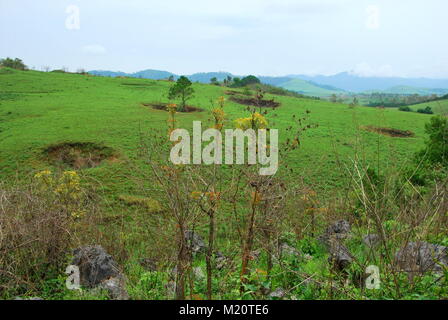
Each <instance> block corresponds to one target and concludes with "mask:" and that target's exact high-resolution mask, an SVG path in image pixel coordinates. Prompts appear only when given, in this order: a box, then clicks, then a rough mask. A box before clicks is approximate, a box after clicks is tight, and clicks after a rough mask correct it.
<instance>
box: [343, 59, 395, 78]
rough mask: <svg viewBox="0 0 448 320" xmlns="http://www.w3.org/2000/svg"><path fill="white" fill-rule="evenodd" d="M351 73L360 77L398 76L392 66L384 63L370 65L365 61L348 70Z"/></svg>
mask: <svg viewBox="0 0 448 320" xmlns="http://www.w3.org/2000/svg"><path fill="white" fill-rule="evenodd" d="M350 73H351V74H353V75H357V76H360V77H394V76H398V74H396V73H395V72H394V70H393V68H392V66H390V65H388V64H386V65H382V66H379V67H376V68H375V67H372V66H371V65H370V64H368V63H366V62H362V63H359V64H357V65H356V66H355V68H354V69H353V70H352V71H351V72H350Z"/></svg>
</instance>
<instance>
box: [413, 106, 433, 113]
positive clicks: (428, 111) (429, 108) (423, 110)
mask: <svg viewBox="0 0 448 320" xmlns="http://www.w3.org/2000/svg"><path fill="white" fill-rule="evenodd" d="M417 112H418V113H424V114H434V112H433V111H432V109H431V107H426V108H424V109H418V110H417Z"/></svg>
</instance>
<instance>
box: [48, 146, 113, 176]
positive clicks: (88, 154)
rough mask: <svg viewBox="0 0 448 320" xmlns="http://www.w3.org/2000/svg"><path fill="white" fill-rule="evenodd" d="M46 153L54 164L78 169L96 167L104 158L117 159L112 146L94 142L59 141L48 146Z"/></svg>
mask: <svg viewBox="0 0 448 320" xmlns="http://www.w3.org/2000/svg"><path fill="white" fill-rule="evenodd" d="M44 154H45V156H46V157H47V158H48V160H49V161H50V162H51V163H52V164H54V165H56V166H62V167H70V168H72V169H76V170H78V169H86V168H94V167H97V166H99V165H100V164H101V163H102V162H103V161H104V160H109V159H111V160H114V159H117V154H116V153H115V152H114V150H113V149H112V148H109V147H106V146H103V145H100V144H96V143H93V142H64V143H59V144H55V145H51V146H49V147H47V148H46V149H45V150H44Z"/></svg>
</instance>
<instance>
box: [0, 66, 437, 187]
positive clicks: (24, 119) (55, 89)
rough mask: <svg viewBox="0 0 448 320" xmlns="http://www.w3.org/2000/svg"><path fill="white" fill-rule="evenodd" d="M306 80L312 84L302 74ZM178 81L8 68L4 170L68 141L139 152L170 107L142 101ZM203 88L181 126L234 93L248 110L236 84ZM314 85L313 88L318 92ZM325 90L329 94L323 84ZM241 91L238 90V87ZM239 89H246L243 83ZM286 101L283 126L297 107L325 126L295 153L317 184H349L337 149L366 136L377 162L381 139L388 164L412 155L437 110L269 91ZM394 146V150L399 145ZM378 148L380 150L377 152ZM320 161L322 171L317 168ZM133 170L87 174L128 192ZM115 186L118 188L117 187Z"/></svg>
mask: <svg viewBox="0 0 448 320" xmlns="http://www.w3.org/2000/svg"><path fill="white" fill-rule="evenodd" d="M296 83H299V84H300V85H304V86H306V85H307V83H306V82H305V83H303V82H300V81H297V82H296ZM170 86H171V83H169V82H167V81H156V80H149V79H134V78H126V79H123V78H109V77H97V76H92V75H81V74H67V73H43V72H37V71H26V72H25V71H16V70H12V71H8V72H6V71H4V70H2V72H1V73H0V88H1V89H0V90H1V91H0V149H1V150H2V152H1V155H0V168H1V171H0V175H1V176H2V179H6V177H7V176H9V177H13V176H15V174H16V172H17V171H31V172H33V171H35V170H39V169H45V168H47V167H48V166H49V163H48V162H46V161H45V159H44V158H43V156H42V150H43V149H44V148H45V147H47V146H49V145H51V144H54V143H58V142H63V141H81V142H98V143H102V144H105V145H107V146H108V147H110V148H112V149H114V150H116V151H117V152H118V153H119V154H120V155H121V156H120V158H121V159H133V158H135V156H136V152H137V149H138V148H137V147H138V143H139V128H144V130H151V131H154V130H156V131H157V130H162V131H163V130H165V129H166V121H167V114H166V112H164V111H159V110H154V109H151V108H150V107H146V106H144V105H142V103H161V102H168V101H167V100H166V99H167V98H166V94H167V92H168V89H169V87H170ZM194 89H195V95H194V98H193V99H192V100H191V101H190V104H191V105H193V106H196V107H199V108H201V109H204V110H205V111H204V112H199V113H189V114H181V115H179V117H178V121H179V125H181V126H184V127H186V128H189V127H191V123H192V121H193V120H203V121H209V118H210V116H209V113H208V110H210V109H211V108H212V106H211V104H210V101H214V100H216V99H217V98H218V97H220V96H226V97H227V98H228V101H227V104H226V107H225V110H226V114H227V118H228V125H230V126H231V125H232V121H233V119H236V118H238V117H243V116H245V115H246V114H247V111H245V110H246V107H245V106H244V105H241V104H238V103H235V102H233V101H231V100H230V97H229V96H228V95H226V92H227V91H228V88H226V87H219V86H213V85H205V84H200V83H198V84H194ZM313 90H316V89H315V88H313V87H311V88H310V87H308V91H307V93H309V94H315V93H316V92H315V91H313ZM321 90H322V91H321V93H327V92H326V91H325V89H321ZM234 91H235V90H234ZM236 91H238V90H236ZM266 98H267V99H274V100H275V101H277V102H279V103H280V104H281V106H280V107H279V108H278V111H276V114H277V116H276V117H274V118H273V119H272V125H273V126H275V127H277V128H279V129H280V136H281V135H282V132H283V133H284V131H283V130H285V128H287V126H288V123H289V122H290V117H291V115H292V114H298V115H300V114H305V113H306V111H307V110H309V111H310V112H311V113H310V121H311V122H312V123H315V124H318V125H319V127H318V128H317V129H314V130H310V131H307V132H306V133H305V134H304V136H303V142H302V148H301V150H300V152H298V153H297V154H295V155H294V156H293V158H291V159H289V160H288V161H290V162H291V163H292V164H293V165H294V166H296V167H298V168H301V169H302V170H311V171H314V172H315V174H314V175H313V180H315V183H316V184H319V185H322V186H325V188H331V187H332V186H333V187H334V186H337V185H339V184H341V183H342V180H341V175H343V172H341V170H340V166H339V165H337V163H336V160H335V159H334V150H337V152H338V153H340V155H341V157H342V158H343V159H347V160H348V159H349V158H350V157H352V156H354V154H355V153H356V152H358V146H357V145H358V144H359V143H361V142H362V144H363V148H362V149H363V150H364V151H363V152H365V155H364V156H365V158H366V159H370V160H371V161H377V159H378V157H377V156H376V155H375V154H376V153H377V151H378V150H377V148H378V146H377V143H378V139H381V141H382V143H381V150H380V154H381V156H380V158H381V161H383V162H384V163H387V162H388V161H389V155H390V154H394V159H393V162H394V163H395V162H396V160H397V159H401V160H402V161H405V160H406V159H408V158H410V156H411V155H412V154H413V153H414V152H415V151H416V150H418V149H419V148H420V147H421V145H422V143H423V140H424V124H425V122H427V121H428V119H429V116H427V115H422V114H417V113H406V112H400V111H398V110H396V109H390V110H389V109H386V110H378V109H375V108H368V107H358V108H355V109H351V108H349V107H348V106H347V105H344V104H333V103H329V102H327V101H319V100H312V99H303V98H294V97H285V96H274V95H266ZM379 124H381V126H384V127H391V128H396V129H400V130H411V131H413V132H414V133H415V137H414V138H409V139H397V138H392V137H387V136H379V135H378V134H376V133H372V132H367V131H364V130H361V131H359V128H360V127H363V126H372V125H373V126H375V125H379ZM392 150H393V151H392ZM374 155H375V156H374ZM316 168H319V170H315V169H316ZM114 172H115V173H118V172H121V174H123V175H130V176H132V175H133V171H132V170H131V169H129V166H127V165H126V164H125V163H122V162H120V161H118V162H111V163H107V164H105V165H102V166H99V167H96V168H94V169H89V170H87V171H86V173H88V174H91V175H93V176H95V177H96V178H97V179H99V180H100V181H102V182H103V183H104V184H105V186H107V189H108V190H110V191H111V192H112V194H114V192H121V191H123V190H124V189H126V188H130V187H129V186H128V182H127V180H126V179H125V180H120V179H111V178H109V177H111V176H114V175H115V174H113V173H114ZM114 190H115V191H114Z"/></svg>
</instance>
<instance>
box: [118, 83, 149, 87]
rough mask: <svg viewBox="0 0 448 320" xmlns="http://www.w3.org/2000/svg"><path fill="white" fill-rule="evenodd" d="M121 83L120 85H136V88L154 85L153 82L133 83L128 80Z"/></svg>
mask: <svg viewBox="0 0 448 320" xmlns="http://www.w3.org/2000/svg"><path fill="white" fill-rule="evenodd" d="M121 85H122V86H129V87H136V88H139V87H151V86H154V84H153V83H133V82H128V83H126V82H124V83H122V84H121Z"/></svg>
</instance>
